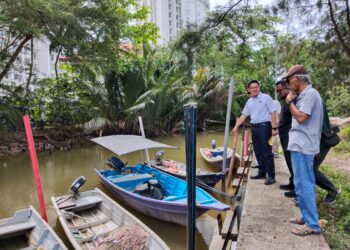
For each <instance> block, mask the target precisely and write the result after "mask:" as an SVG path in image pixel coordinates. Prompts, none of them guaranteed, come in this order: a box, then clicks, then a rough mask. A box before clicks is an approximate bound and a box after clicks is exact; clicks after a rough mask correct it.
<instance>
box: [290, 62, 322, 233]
mask: <svg viewBox="0 0 350 250" xmlns="http://www.w3.org/2000/svg"><path fill="white" fill-rule="evenodd" d="M284 78H285V79H286V81H287V83H288V88H289V89H290V93H289V94H288V96H287V97H286V104H287V105H288V106H289V110H290V112H291V113H292V116H293V118H292V127H291V129H290V131H289V142H288V150H289V151H290V154H291V159H292V168H293V173H294V186H295V193H296V195H297V199H298V202H299V209H300V213H301V217H299V218H292V219H290V222H291V223H294V224H298V225H301V226H300V227H296V228H294V229H293V230H292V233H293V234H296V235H299V236H305V235H309V234H319V233H320V232H321V229H320V226H319V224H318V212H317V207H316V191H315V175H314V170H313V162H314V157H315V155H317V154H318V153H319V151H320V139H321V131H322V121H323V106H322V99H321V97H320V94H319V93H318V92H317V91H316V90H315V89H314V88H312V86H311V84H309V82H310V80H309V76H308V74H307V71H306V69H305V68H304V66H302V65H295V66H293V67H291V68H290V69H289V70H288V72H287V74H286V75H285V76H284ZM293 100H296V103H294V102H293Z"/></svg>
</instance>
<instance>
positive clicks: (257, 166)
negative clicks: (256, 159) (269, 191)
mask: <svg viewBox="0 0 350 250" xmlns="http://www.w3.org/2000/svg"><path fill="white" fill-rule="evenodd" d="M250 168H259V165H256V166H251V167H250Z"/></svg>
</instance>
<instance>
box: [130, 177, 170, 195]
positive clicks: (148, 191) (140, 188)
mask: <svg viewBox="0 0 350 250" xmlns="http://www.w3.org/2000/svg"><path fill="white" fill-rule="evenodd" d="M134 193H136V194H139V195H141V196H143V197H149V198H152V199H156V200H163V198H164V194H163V189H162V186H161V185H160V184H159V182H158V180H155V179H151V180H149V181H146V182H144V183H143V184H140V185H137V186H136V188H135V191H134Z"/></svg>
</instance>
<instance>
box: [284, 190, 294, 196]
mask: <svg viewBox="0 0 350 250" xmlns="http://www.w3.org/2000/svg"><path fill="white" fill-rule="evenodd" d="M284 196H285V197H288V198H295V197H297V195H296V193H295V192H294V190H292V191H288V192H285V193H284Z"/></svg>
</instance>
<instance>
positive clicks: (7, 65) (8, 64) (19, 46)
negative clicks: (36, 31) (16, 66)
mask: <svg viewBox="0 0 350 250" xmlns="http://www.w3.org/2000/svg"><path fill="white" fill-rule="evenodd" d="M32 37H33V35H27V36H25V37H24V39H23V40H22V41H21V43H20V44H19V45H18V46H17V48H16V50H15V52H14V53H13V54H12V55H11V57H10V59H9V61H8V62H7V63H6V65H5V68H4V69H3V70H2V72H1V73H0V82H1V81H2V79H3V78H4V77H5V76H6V74H7V73H8V72H9V70H10V69H11V67H12V64H13V63H14V61H15V60H16V58H17V57H18V55H19V53H20V52H21V50H22V49H23V47H24V45H25V44H26V43H27V42H28V41H29V40H30V39H32Z"/></svg>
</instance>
